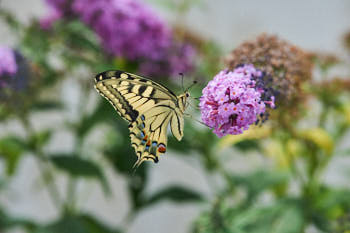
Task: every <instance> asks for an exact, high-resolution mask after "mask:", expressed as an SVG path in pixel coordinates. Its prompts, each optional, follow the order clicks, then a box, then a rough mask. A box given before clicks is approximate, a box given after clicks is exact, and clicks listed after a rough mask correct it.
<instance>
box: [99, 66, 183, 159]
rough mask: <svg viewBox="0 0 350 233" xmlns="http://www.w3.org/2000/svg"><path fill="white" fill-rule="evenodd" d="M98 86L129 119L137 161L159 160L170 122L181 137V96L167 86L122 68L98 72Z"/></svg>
mask: <svg viewBox="0 0 350 233" xmlns="http://www.w3.org/2000/svg"><path fill="white" fill-rule="evenodd" d="M95 88H96V90H97V91H98V92H99V93H100V94H101V95H102V96H103V97H105V98H106V99H107V100H108V101H109V102H110V103H111V104H112V105H113V107H114V108H115V109H116V110H117V112H118V113H119V114H120V115H121V116H122V117H123V118H124V119H125V120H127V121H128V122H129V123H130V124H129V129H130V138H131V145H132V147H133V148H134V149H135V152H136V154H137V156H138V161H137V162H136V165H139V164H141V163H142V162H143V161H145V160H153V161H154V162H158V157H159V155H160V154H162V153H165V152H166V145H167V126H168V124H169V123H170V124H171V130H172V133H173V135H174V136H175V137H176V138H177V139H178V140H181V138H182V135H183V112H182V111H181V110H180V108H179V106H178V97H176V95H175V94H174V93H173V92H172V91H170V90H169V89H168V88H166V87H164V86H163V85H161V84H158V83H156V82H154V81H151V80H150V79H147V78H143V77H141V76H137V75H134V74H130V73H126V72H123V71H106V72H103V73H100V74H98V75H97V76H96V77H95ZM182 107H183V106H182Z"/></svg>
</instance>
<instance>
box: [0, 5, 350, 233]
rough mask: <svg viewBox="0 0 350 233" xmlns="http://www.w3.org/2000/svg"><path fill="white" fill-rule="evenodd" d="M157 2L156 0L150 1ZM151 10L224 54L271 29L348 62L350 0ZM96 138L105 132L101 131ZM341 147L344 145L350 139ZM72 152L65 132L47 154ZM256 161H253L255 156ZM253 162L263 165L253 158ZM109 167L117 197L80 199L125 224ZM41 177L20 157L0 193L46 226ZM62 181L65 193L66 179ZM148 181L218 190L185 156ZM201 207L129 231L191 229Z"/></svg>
mask: <svg viewBox="0 0 350 233" xmlns="http://www.w3.org/2000/svg"><path fill="white" fill-rule="evenodd" d="M156 1H157V0H153V1H152V3H153V4H154V2H156ZM0 7H4V8H7V9H10V10H12V11H13V12H14V13H15V14H16V15H17V16H18V17H19V18H20V19H21V20H22V21H23V22H27V21H28V20H30V19H31V18H32V17H39V16H43V15H45V11H46V7H45V5H44V3H43V0H2V1H1V0H0ZM154 7H155V9H157V10H158V12H160V13H161V14H162V15H163V16H164V17H166V18H167V19H168V20H170V21H172V22H183V23H185V24H186V25H188V26H189V27H190V28H191V29H193V30H194V31H196V32H198V33H202V34H203V35H205V36H206V37H208V38H212V39H215V40H216V41H218V42H219V43H220V44H221V45H222V46H223V48H224V49H225V52H227V53H229V52H230V50H231V49H232V48H234V47H235V46H237V45H238V44H239V43H241V42H242V41H244V40H246V39H251V38H254V36H256V35H258V34H259V33H261V32H269V33H275V34H278V35H280V36H281V37H283V38H285V39H288V40H289V41H291V42H293V43H294V44H297V45H299V46H301V47H303V48H306V49H311V50H316V51H319V50H322V51H328V52H334V51H335V52H336V53H338V54H339V55H341V56H344V57H345V52H344V50H343V48H342V44H341V42H342V41H341V38H342V36H343V34H344V32H345V31H348V30H350V1H348V0H324V1H320V0H308V1H304V0H294V1H280V0H266V1H260V0H250V1H242V0H240V1H238V0H237V1H233V0H217V1H212V0H205V1H201V2H200V4H199V6H198V7H196V8H193V9H191V10H190V12H189V15H188V16H186V17H184V18H181V19H179V18H177V17H176V15H175V14H173V13H172V12H169V11H167V10H164V8H160V7H159V6H156V5H155V6H154ZM4 44H5V45H11V46H15V45H16V40H15V39H14V38H13V37H11V36H9V35H8V30H7V29H6V28H5V27H4V24H2V23H1V22H0V45H4ZM71 85H73V87H74V82H73V83H70V86H71ZM61 95H62V97H65V98H64V99H66V100H67V99H74V98H76V93H75V90H74V89H73V88H68V89H66V90H65V91H64V93H61ZM67 96H68V97H67ZM74 105H75V104H74V101H72V103H71V107H72V108H74ZM73 112H74V111H73ZM48 119H50V121H48ZM52 119H56V121H57V125H59V124H61V123H63V116H57V115H55V114H45V115H39V116H35V117H33V119H32V120H33V123H34V125H35V126H36V128H41V127H44V128H45V127H46V126H47V125H46V126H45V122H52ZM9 131H15V132H17V133H18V134H23V130H22V129H21V127H20V126H19V125H18V124H17V123H16V122H9V123H8V124H7V125H5V126H1V127H0V136H2V135H4V134H6V133H7V132H9ZM96 133H97V134H101V133H103V131H100V132H96ZM343 144H344V145H345V144H346V142H344V143H343ZM71 147H72V135H70V134H69V133H68V132H65V131H64V130H61V131H59V132H58V133H57V134H55V135H54V140H53V143H52V145H50V148H49V149H52V150H55V149H57V148H60V149H61V150H69V149H70V148H71ZM253 157H254V156H253ZM248 159H249V158H248ZM251 159H252V160H256V157H254V158H251ZM242 161H243V159H242V158H240V157H239V156H237V159H235V164H234V165H232V169H239V170H244V169H245V168H244V166H243V162H242ZM256 163H257V164H258V163H259V162H258V161H256ZM348 166H349V161H348V163H344V161H340V160H338V161H334V163H332V164H331V165H330V169H329V170H330V171H329V173H328V174H327V176H326V177H325V178H326V179H327V180H328V181H329V182H331V183H333V184H335V185H338V184H348V183H346V182H347V181H346V180H345V178H344V177H343V176H341V175H340V174H341V173H340V172H341V171H342V170H344V169H345V168H346V167H348ZM106 169H107V174H108V176H109V181H110V182H111V185H112V187H113V193H114V195H113V197H110V198H108V199H106V198H104V196H103V194H102V193H101V191H100V189H99V187H98V186H97V184H95V183H93V182H91V183H89V184H85V188H84V190H87V196H86V197H85V198H84V199H83V200H82V201H81V206H82V207H83V209H84V210H86V211H89V212H91V213H92V214H94V215H95V216H98V217H99V218H101V219H103V220H104V221H106V222H107V223H109V224H111V225H114V226H117V225H118V224H119V223H121V222H122V221H124V217H125V215H126V213H127V209H128V207H129V203H128V196H127V192H126V191H125V185H126V183H125V180H123V178H122V177H120V176H116V175H115V174H114V172H113V171H112V168H110V167H109V166H108V165H106ZM179 171H181V172H179ZM2 172H3V166H2V164H1V161H0V174H2ZM38 174H39V172H38V168H37V167H36V165H35V161H34V160H33V159H31V158H29V157H27V158H26V159H24V160H22V162H21V164H20V167H19V170H18V173H17V175H16V176H15V178H14V179H13V182H12V183H11V186H10V188H9V189H8V192H7V193H2V196H0V204H2V205H4V206H6V207H7V208H8V209H9V211H10V212H11V213H13V214H15V215H19V216H24V217H25V216H29V217H31V218H35V219H36V220H38V221H43V222H46V221H49V220H51V219H54V218H55V216H56V215H57V212H56V210H55V208H54V206H52V205H51V203H50V200H49V197H48V195H47V193H46V191H43V190H42V189H41V188H40V186H39V185H38ZM59 181H60V186H61V187H62V189H64V187H65V183H64V177H63V175H62V177H61V178H60V179H59ZM150 183H151V184H150V187H149V190H148V191H153V190H156V189H158V188H160V187H164V186H166V185H168V184H172V183H181V184H185V185H187V186H190V187H193V188H194V189H196V190H198V191H201V192H204V193H205V194H207V196H208V197H210V196H211V194H212V192H213V190H211V189H210V187H209V186H208V184H207V181H206V177H205V176H204V174H203V172H202V170H201V168H200V167H199V165H198V164H197V163H196V161H195V160H194V159H184V157H181V156H176V155H173V154H171V153H169V154H168V155H167V156H166V158H164V159H162V160H161V162H160V164H158V165H156V166H153V168H152V172H151V181H150ZM348 185H349V184H348ZM86 187H87V188H86ZM200 208H202V207H200V206H197V205H194V204H192V205H174V204H172V203H168V202H163V203H161V204H160V205H157V206H155V207H152V208H150V209H147V210H146V211H144V212H142V213H141V214H140V215H139V216H138V217H137V218H136V221H135V222H133V223H132V224H131V225H130V226H129V227H128V232H129V233H136V232H168V233H178V232H186V229H189V227H190V224H191V222H192V221H193V219H194V218H195V217H196V216H197V215H198V213H199V210H200ZM14 232H18V231H16V230H15V231H14Z"/></svg>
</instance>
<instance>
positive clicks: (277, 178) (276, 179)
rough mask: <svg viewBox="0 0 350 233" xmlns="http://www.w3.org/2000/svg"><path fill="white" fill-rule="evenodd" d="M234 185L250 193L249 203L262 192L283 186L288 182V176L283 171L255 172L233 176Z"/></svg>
mask: <svg viewBox="0 0 350 233" xmlns="http://www.w3.org/2000/svg"><path fill="white" fill-rule="evenodd" d="M231 180H232V183H233V184H236V185H240V186H243V187H244V188H246V190H247V193H248V201H252V200H253V199H254V198H256V197H257V196H258V195H259V194H260V193H261V192H263V191H265V190H267V189H269V188H272V187H275V186H278V185H283V184H285V183H286V182H287V180H288V174H287V173H285V172H281V171H264V170H260V171H254V172H253V173H251V174H245V175H241V174H240V175H231Z"/></svg>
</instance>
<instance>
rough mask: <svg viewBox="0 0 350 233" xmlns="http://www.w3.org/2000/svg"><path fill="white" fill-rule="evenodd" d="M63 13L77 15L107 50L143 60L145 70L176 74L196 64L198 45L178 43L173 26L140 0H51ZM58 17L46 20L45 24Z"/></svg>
mask: <svg viewBox="0 0 350 233" xmlns="http://www.w3.org/2000/svg"><path fill="white" fill-rule="evenodd" d="M47 3H48V4H49V5H50V6H51V7H52V8H53V9H54V11H57V13H55V15H56V17H57V19H59V18H60V16H61V15H62V16H66V17H71V16H74V15H75V16H76V17H78V18H79V19H80V20H81V21H83V22H84V23H85V24H86V25H88V26H89V27H90V28H92V29H93V31H94V32H95V33H96V34H97V35H98V37H99V38H100V41H101V44H102V45H103V47H104V48H105V50H106V51H107V53H109V54H112V55H114V56H121V57H125V58H127V59H129V60H131V61H137V62H139V64H140V70H141V71H144V72H145V74H148V75H151V74H157V75H158V76H160V75H172V74H174V73H179V72H188V71H190V70H191V69H192V68H193V60H192V55H193V54H194V53H193V51H194V49H193V48H192V47H191V46H189V45H178V44H177V43H176V42H175V40H174V38H173V35H172V31H171V29H170V28H169V27H168V26H167V24H166V23H165V22H164V21H163V20H162V19H160V17H158V15H157V14H155V13H154V12H153V10H152V9H151V8H149V7H148V6H147V5H146V4H145V3H143V2H141V1H138V0H47ZM53 21H54V17H53V16H52V17H51V18H48V19H43V20H42V25H43V27H44V28H46V27H47V26H49V25H50V24H52V22H53Z"/></svg>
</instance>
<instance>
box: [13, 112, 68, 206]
mask: <svg viewBox="0 0 350 233" xmlns="http://www.w3.org/2000/svg"><path fill="white" fill-rule="evenodd" d="M20 121H21V123H22V125H23V126H24V129H25V130H26V133H27V136H28V137H29V138H33V137H35V132H34V130H33V128H32V126H31V124H30V122H29V119H28V115H27V114H23V115H22V116H21V117H20ZM32 151H33V152H34V153H35V155H36V158H37V162H38V167H39V170H40V173H41V176H40V178H41V179H42V180H43V182H44V184H46V187H47V190H48V193H49V196H50V198H51V201H52V203H53V204H54V205H55V206H56V208H57V209H61V208H62V199H61V197H60V194H59V189H58V187H57V186H56V184H55V181H54V176H53V175H52V172H51V171H52V169H51V168H49V166H50V164H49V160H48V158H47V155H45V153H44V151H43V150H42V148H41V147H40V146H37V145H34V146H33V148H32Z"/></svg>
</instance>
